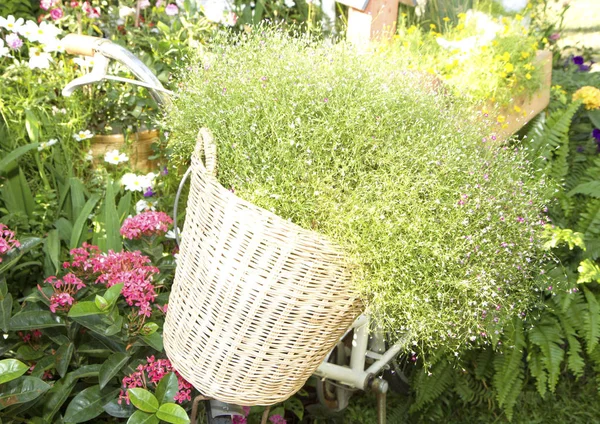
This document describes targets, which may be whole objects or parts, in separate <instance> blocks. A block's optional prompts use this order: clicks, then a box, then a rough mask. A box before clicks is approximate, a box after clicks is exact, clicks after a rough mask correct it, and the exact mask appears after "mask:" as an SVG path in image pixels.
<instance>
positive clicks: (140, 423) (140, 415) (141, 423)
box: [127, 411, 160, 424]
mask: <svg viewBox="0 0 600 424" xmlns="http://www.w3.org/2000/svg"><path fill="white" fill-rule="evenodd" d="M159 422H160V421H159V419H158V418H157V416H156V415H155V414H148V413H147V412H142V411H135V412H134V413H133V415H132V416H131V417H129V420H127V424H158V423H159Z"/></svg>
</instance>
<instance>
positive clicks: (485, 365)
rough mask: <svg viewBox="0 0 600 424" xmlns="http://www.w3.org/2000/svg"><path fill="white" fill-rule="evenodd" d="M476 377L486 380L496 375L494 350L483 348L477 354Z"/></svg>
mask: <svg viewBox="0 0 600 424" xmlns="http://www.w3.org/2000/svg"><path fill="white" fill-rule="evenodd" d="M474 368H475V378H477V379H479V380H485V379H488V378H492V376H493V375H494V351H493V350H492V349H490V348H487V349H481V351H480V352H479V353H478V354H477V362H476V364H475V367H474Z"/></svg>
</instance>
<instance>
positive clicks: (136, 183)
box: [121, 172, 148, 192]
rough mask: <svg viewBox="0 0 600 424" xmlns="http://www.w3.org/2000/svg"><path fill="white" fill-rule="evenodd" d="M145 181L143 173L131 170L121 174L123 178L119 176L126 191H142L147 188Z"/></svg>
mask: <svg viewBox="0 0 600 424" xmlns="http://www.w3.org/2000/svg"><path fill="white" fill-rule="evenodd" d="M146 183H147V180H146V176H145V175H136V174H133V173H131V172H129V173H127V174H125V175H123V178H121V184H123V185H124V186H125V190H128V191H140V192H143V191H144V190H145V189H147V188H148V186H147V185H146Z"/></svg>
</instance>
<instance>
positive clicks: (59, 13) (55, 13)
mask: <svg viewBox="0 0 600 424" xmlns="http://www.w3.org/2000/svg"><path fill="white" fill-rule="evenodd" d="M50 17H52V19H54V20H57V19H60V18H62V17H63V10H62V9H61V8H60V7H57V8H56V9H52V10H51V11H50Z"/></svg>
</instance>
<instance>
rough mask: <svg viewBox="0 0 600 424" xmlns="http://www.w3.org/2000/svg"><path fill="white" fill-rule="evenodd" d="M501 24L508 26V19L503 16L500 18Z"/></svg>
mask: <svg viewBox="0 0 600 424" xmlns="http://www.w3.org/2000/svg"><path fill="white" fill-rule="evenodd" d="M502 23H503V24H508V18H507V17H506V16H504V17H503V18H502Z"/></svg>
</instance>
